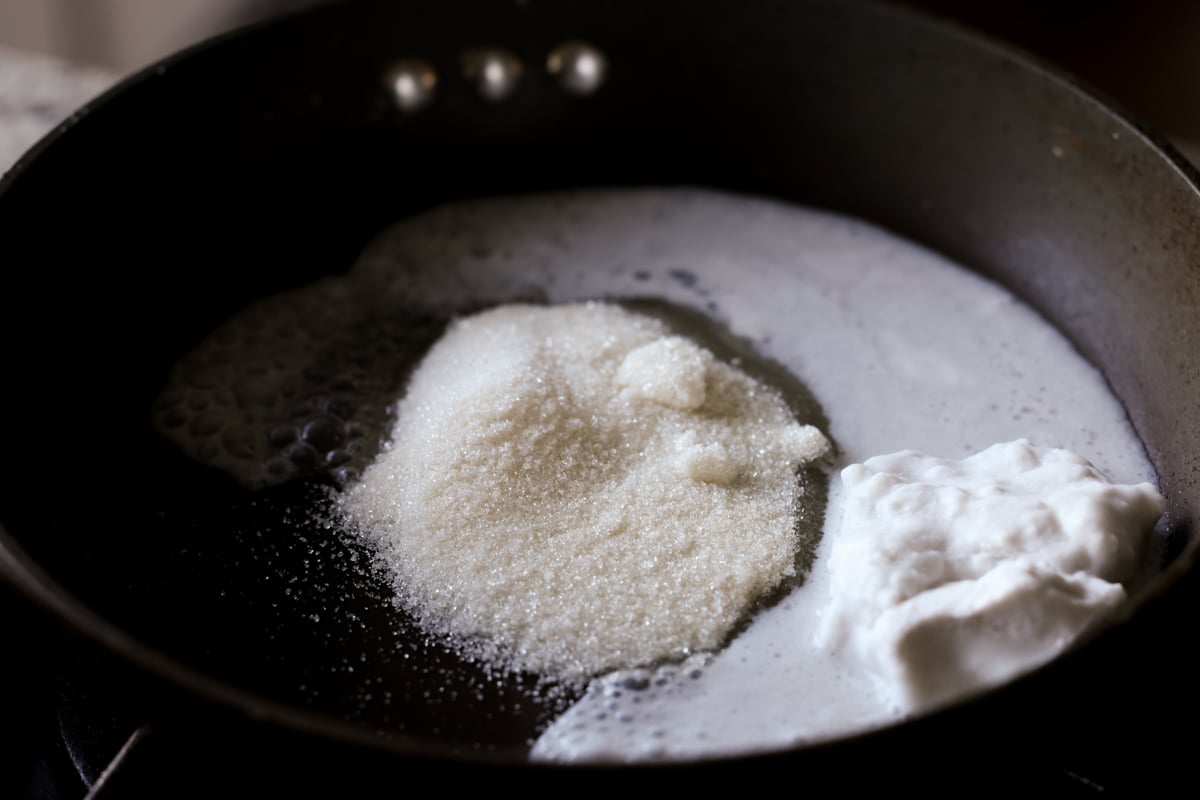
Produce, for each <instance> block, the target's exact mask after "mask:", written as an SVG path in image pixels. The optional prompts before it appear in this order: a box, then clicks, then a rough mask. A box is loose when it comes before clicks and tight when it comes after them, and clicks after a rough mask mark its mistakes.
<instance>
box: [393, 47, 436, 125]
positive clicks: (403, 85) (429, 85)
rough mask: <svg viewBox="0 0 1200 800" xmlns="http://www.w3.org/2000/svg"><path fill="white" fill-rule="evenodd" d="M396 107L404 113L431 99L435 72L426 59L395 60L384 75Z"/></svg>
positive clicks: (419, 106) (416, 108)
mask: <svg viewBox="0 0 1200 800" xmlns="http://www.w3.org/2000/svg"><path fill="white" fill-rule="evenodd" d="M384 83H385V84H386V85H387V88H388V90H389V91H390V92H391V94H392V100H393V101H394V102H395V103H396V107H397V108H399V109H400V110H401V111H403V112H404V113H406V114H411V113H414V112H416V111H420V110H421V109H423V108H424V107H425V106H427V105H429V103H430V101H431V100H433V93H434V90H435V89H437V72H436V71H435V70H434V69H433V65H431V64H430V63H429V62H428V61H425V60H423V59H419V58H405V59H402V60H400V61H397V62H396V63H395V64H393V65H392V66H391V67H389V68H388V71H387V72H386V73H385V76H384Z"/></svg>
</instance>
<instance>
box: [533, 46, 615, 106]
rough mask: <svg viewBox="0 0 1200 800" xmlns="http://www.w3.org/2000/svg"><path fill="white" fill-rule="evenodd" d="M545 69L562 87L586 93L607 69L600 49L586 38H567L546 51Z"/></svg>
mask: <svg viewBox="0 0 1200 800" xmlns="http://www.w3.org/2000/svg"><path fill="white" fill-rule="evenodd" d="M546 71H547V72H549V73H550V74H551V75H553V76H554V77H555V78H556V79H558V85H559V86H561V87H562V88H563V90H564V91H566V92H570V93H571V94H577V95H588V94H591V93H592V92H594V91H596V90H597V89H599V88H600V87H601V85H603V83H604V78H605V75H606V74H607V72H608V59H607V58H605V56H604V53H602V52H600V50H599V49H598V48H596V47H594V46H592V45H590V44H588V43H587V42H581V41H576V40H573V41H568V42H563V43H562V44H560V45H559V46H558V47H556V48H554V49H553V50H552V51H550V55H549V56H547V57H546Z"/></svg>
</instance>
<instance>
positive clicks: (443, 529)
mask: <svg viewBox="0 0 1200 800" xmlns="http://www.w3.org/2000/svg"><path fill="white" fill-rule="evenodd" d="M828 449H829V442H828V441H827V440H826V438H825V437H824V435H822V433H821V432H820V431H818V430H817V429H816V428H815V427H813V426H810V425H801V424H800V423H798V422H797V421H796V420H795V418H794V417H793V415H792V413H791V412H790V410H789V409H788V407H787V405H786V404H785V402H784V401H783V399H782V397H781V396H780V395H779V394H778V393H777V392H775V391H774V390H772V389H770V388H768V387H766V386H764V385H762V384H760V383H758V382H756V381H755V380H754V379H752V378H750V377H749V376H747V375H746V374H744V373H743V372H742V371H740V370H739V369H737V368H736V367H734V366H732V365H730V364H727V363H724V362H722V361H719V360H717V359H716V358H715V357H714V356H713V355H712V354H711V353H709V352H708V351H707V350H705V349H703V348H701V347H699V346H698V345H696V344H694V343H693V342H692V341H691V340H689V339H686V338H683V337H680V336H677V335H673V334H672V332H671V331H670V329H669V328H668V327H667V326H666V325H665V324H664V323H662V322H660V321H658V320H657V319H654V318H651V317H648V316H645V315H641V314H637V313H634V312H632V311H629V310H626V309H624V308H621V307H618V306H615V305H608V304H603V303H576V304H567V305H562V306H553V307H549V306H536V305H525V304H514V305H507V306H501V307H498V308H494V309H492V310H490V311H486V312H483V313H480V314H477V315H475V316H472V317H467V318H463V319H460V320H459V321H457V322H456V323H455V324H453V325H452V326H451V327H450V329H449V330H448V331H447V333H446V334H445V335H444V336H443V338H442V339H441V340H439V342H438V343H437V344H436V345H435V346H434V348H433V349H432V350H431V351H430V352H429V353H428V355H427V356H426V357H425V359H424V361H423V362H422V363H421V365H420V367H419V369H418V370H417V371H416V373H415V374H414V375H413V377H412V379H411V382H410V385H409V387H408V389H407V391H406V393H405V396H404V398H403V400H402V401H401V403H400V404H399V406H398V408H397V421H396V425H395V428H394V430H393V432H392V437H391V441H390V444H389V445H388V447H387V448H386V449H385V451H384V452H383V453H382V454H381V455H380V456H379V458H378V459H377V460H376V461H375V462H374V463H373V464H372V465H371V466H370V467H369V468H368V469H367V470H366V471H365V472H364V474H363V476H362V479H361V481H359V482H358V483H357V484H355V485H353V486H351V487H350V488H349V489H348V490H347V491H346V492H345V494H344V497H343V501H342V507H343V509H344V511H345V512H346V514H347V516H348V518H349V519H350V520H351V521H352V523H353V524H354V525H355V526H356V527H357V528H359V529H360V530H361V531H362V532H363V533H364V534H365V535H366V536H367V537H368V539H369V540H371V541H372V542H373V544H374V545H375V547H376V549H377V551H378V553H379V557H380V559H381V561H382V562H383V563H384V564H385V565H386V567H387V569H388V570H389V571H390V573H391V574H392V575H393V576H394V579H395V585H396V589H397V592H398V595H399V598H400V601H401V602H402V603H403V604H404V605H405V606H406V607H407V608H408V609H409V610H410V611H411V612H412V613H414V614H415V616H417V618H418V619H419V620H420V622H421V623H422V625H423V626H424V627H425V628H426V629H427V630H429V631H431V632H433V633H435V634H440V635H445V636H447V637H451V638H452V639H453V640H455V641H456V642H459V643H460V644H461V645H462V646H463V647H465V648H466V650H467V652H468V654H469V655H471V656H474V657H478V658H481V659H483V660H485V661H487V662H491V663H495V664H497V665H503V666H504V667H507V668H513V669H519V670H527V671H531V672H535V673H539V674H543V675H550V676H553V677H554V678H556V679H563V680H572V679H580V678H584V677H586V676H589V675H592V674H596V673H598V672H601V671H604V670H608V669H612V668H618V667H630V666H637V665H642V664H651V663H654V662H658V661H661V660H663V659H678V658H682V657H684V656H687V655H689V654H691V653H693V652H696V651H701V650H708V649H713V648H717V647H719V646H720V645H721V644H722V643H723V641H724V640H725V639H726V637H727V636H728V635H729V634H730V632H731V631H732V630H733V629H734V627H735V626H736V624H737V623H738V622H739V621H741V620H743V619H744V618H745V615H746V613H747V610H748V609H750V608H751V607H752V606H753V604H754V603H755V601H756V600H758V599H760V598H761V597H762V596H763V595H764V593H766V592H768V591H770V590H771V589H773V588H775V587H776V586H778V585H779V584H780V582H781V581H783V580H784V578H785V577H787V576H789V575H792V574H793V573H794V570H795V563H796V555H797V548H798V545H799V544H800V543H799V541H798V532H797V520H796V515H797V513H798V497H799V494H800V493H801V492H803V486H802V483H801V481H800V480H799V477H798V468H799V467H800V465H802V464H804V463H806V462H809V461H812V460H814V459H816V458H819V457H820V456H822V455H824V454H825V453H826V452H827V451H828Z"/></svg>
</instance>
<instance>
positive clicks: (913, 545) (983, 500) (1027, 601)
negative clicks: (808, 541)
mask: <svg viewBox="0 0 1200 800" xmlns="http://www.w3.org/2000/svg"><path fill="white" fill-rule="evenodd" d="M841 478H842V484H843V488H844V498H845V499H844V505H843V516H842V521H841V525H840V528H839V529H838V531H837V534H836V538H835V539H834V540H833V543H832V550H831V553H830V556H829V560H828V562H827V564H826V568H827V569H828V571H829V574H830V594H829V600H828V604H827V605H826V607H825V608H824V610H823V618H822V622H821V625H820V627H819V628H818V633H817V640H818V645H819V646H820V647H823V648H825V649H827V650H830V651H836V650H839V649H841V648H850V650H851V652H852V653H854V654H856V655H857V657H858V658H860V659H861V660H862V662H863V663H864V664H865V665H866V667H867V668H868V670H869V671H870V672H871V673H872V674H873V675H874V677H875V678H876V680H877V681H878V683H879V685H880V688H881V690H882V691H883V693H884V694H885V696H886V697H887V698H888V700H889V701H890V702H893V703H895V704H896V705H897V706H898V707H900V708H902V709H904V710H915V709H922V708H927V707H930V706H933V705H936V704H939V703H942V702H945V701H948V700H950V699H952V698H957V697H960V696H962V695H963V694H964V693H966V692H969V691H973V690H976V689H979V688H984V687H987V686H992V685H995V684H999V683H1001V682H1003V681H1005V680H1008V679H1010V678H1012V677H1014V676H1016V675H1018V674H1020V673H1022V672H1025V671H1027V670H1029V669H1031V668H1033V667H1035V666H1038V665H1040V664H1042V663H1044V662H1046V661H1049V660H1050V659H1052V658H1054V657H1055V656H1057V655H1058V654H1059V653H1061V652H1062V651H1063V650H1064V649H1065V648H1066V647H1067V646H1069V645H1070V644H1071V643H1072V642H1074V641H1075V640H1076V639H1077V637H1078V636H1079V635H1081V634H1082V633H1083V632H1084V631H1086V630H1087V628H1088V627H1089V626H1090V625H1092V624H1093V623H1095V622H1096V621H1097V620H1099V619H1102V618H1104V617H1105V616H1107V615H1108V614H1109V613H1110V612H1111V611H1112V610H1113V609H1115V608H1116V607H1117V606H1118V605H1120V604H1121V602H1122V601H1123V600H1124V599H1125V589H1124V588H1123V586H1122V581H1125V580H1127V579H1129V578H1130V577H1131V576H1132V575H1133V574H1134V572H1135V570H1136V567H1137V565H1138V560H1139V557H1140V554H1141V553H1142V552H1144V544H1145V536H1146V535H1147V534H1148V533H1149V532H1150V530H1151V529H1152V528H1153V526H1154V524H1155V521H1156V520H1157V519H1158V518H1159V516H1160V515H1161V514H1162V511H1163V503H1164V501H1163V497H1162V495H1160V494H1159V492H1158V490H1157V489H1156V488H1155V487H1154V486H1153V485H1151V484H1150V483H1138V484H1115V483H1111V482H1109V481H1108V479H1107V478H1106V477H1105V476H1104V475H1103V474H1101V473H1100V472H1099V471H1098V470H1097V469H1096V468H1095V467H1094V466H1093V465H1092V464H1091V463H1089V462H1088V461H1087V460H1086V459H1084V458H1082V457H1080V456H1078V455H1075V454H1074V453H1072V452H1069V451H1067V450H1063V449H1052V448H1042V447H1037V446H1035V445H1034V444H1032V443H1031V442H1030V441H1028V440H1026V439H1018V440H1015V441H1011V442H1005V443H1001V444H996V445H993V446H991V447H989V448H987V449H986V450H983V451H982V452H979V453H977V454H975V455H972V456H970V457H968V458H965V459H962V460H961V461H955V460H950V459H944V458H936V457H934V456H931V455H927V454H924V453H921V452H918V451H916V450H905V451H901V452H897V453H892V454H889V455H881V456H876V457H873V458H869V459H867V460H866V461H864V462H862V463H860V464H852V465H850V466H848V467H846V468H845V469H843V470H842V472H841Z"/></svg>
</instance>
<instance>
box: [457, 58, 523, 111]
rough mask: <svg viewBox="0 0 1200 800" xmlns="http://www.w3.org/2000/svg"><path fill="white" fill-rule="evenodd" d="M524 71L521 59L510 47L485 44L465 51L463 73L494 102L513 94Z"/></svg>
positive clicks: (480, 94) (482, 94) (476, 91)
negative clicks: (507, 48)
mask: <svg viewBox="0 0 1200 800" xmlns="http://www.w3.org/2000/svg"><path fill="white" fill-rule="evenodd" d="M524 73H525V68H524V66H522V64H521V62H520V60H519V59H518V58H517V57H516V56H515V55H513V54H512V53H510V52H509V51H507V50H500V49H495V48H481V49H478V50H469V51H467V52H466V53H464V54H463V77H464V78H466V79H467V82H468V83H470V84H471V86H472V87H473V88H474V89H475V93H476V94H477V95H479V96H480V97H481V98H483V99H484V100H487V101H488V102H490V103H499V102H500V101H502V100H507V99H508V98H509V97H510V96H512V94H513V92H515V91H516V90H517V86H519V85H520V83H521V76H522V75H524Z"/></svg>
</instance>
